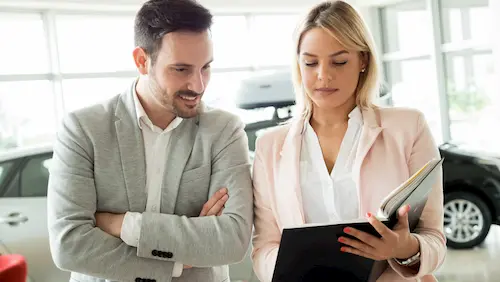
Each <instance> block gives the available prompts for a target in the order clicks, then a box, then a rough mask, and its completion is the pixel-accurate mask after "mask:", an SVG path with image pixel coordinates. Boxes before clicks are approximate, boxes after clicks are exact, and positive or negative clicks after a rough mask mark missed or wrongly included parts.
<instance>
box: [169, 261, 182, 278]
mask: <svg viewBox="0 0 500 282" xmlns="http://www.w3.org/2000/svg"><path fill="white" fill-rule="evenodd" d="M183 269H184V265H183V264H182V263H178V262H176V263H175V264H174V269H173V270H172V277H181V275H182V270H183Z"/></svg>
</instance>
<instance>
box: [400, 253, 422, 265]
mask: <svg viewBox="0 0 500 282" xmlns="http://www.w3.org/2000/svg"><path fill="white" fill-rule="evenodd" d="M394 260H395V261H396V262H397V263H398V264H399V265H402V266H412V265H415V264H417V263H418V262H419V261H420V252H418V253H416V254H415V255H413V256H412V257H410V258H408V259H405V260H400V259H394Z"/></svg>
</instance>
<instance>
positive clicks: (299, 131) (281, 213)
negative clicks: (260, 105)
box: [252, 108, 446, 282]
mask: <svg viewBox="0 0 500 282" xmlns="http://www.w3.org/2000/svg"><path fill="white" fill-rule="evenodd" d="M362 113H363V120H364V126H363V133H362V136H361V139H360V144H359V147H358V152H357V157H356V160H355V162H354V167H353V173H354V175H355V178H356V184H357V187H358V189H359V198H360V199H359V203H360V217H364V215H365V214H366V213H367V212H371V213H376V211H377V209H378V207H379V204H380V203H381V201H382V199H383V198H384V197H385V196H386V195H387V194H389V192H391V190H392V189H395V188H396V187H397V186H398V185H400V184H401V183H402V182H403V181H405V180H407V179H408V178H409V177H410V175H412V174H413V173H414V172H416V171H417V170H418V169H419V168H420V167H422V166H423V165H424V164H425V163H426V162H427V161H429V160H430V159H432V158H439V151H438V149H437V146H436V144H435V142H434V140H433V138H432V135H431V132H430V130H429V127H428V126H427V123H426V121H425V119H424V117H423V115H422V114H421V113H420V112H418V111H416V110H410V109H402V108H378V109H368V110H363V111H362ZM303 124H304V121H303V120H301V119H296V120H294V121H293V122H291V123H289V124H287V125H283V126H279V127H276V128H274V129H272V130H271V131H270V132H266V133H265V134H264V135H263V136H261V137H260V138H259V139H258V140H257V142H256V154H255V160H254V166H253V179H254V180H253V181H254V201H255V210H254V213H255V218H254V224H255V231H254V235H253V239H252V244H253V252H252V258H253V264H254V270H255V273H256V274H257V276H258V277H259V279H260V280H261V281H262V282H268V281H271V279H272V275H273V270H274V266H275V263H276V257H277V254H278V248H279V242H280V239H281V234H282V230H283V228H284V227H287V226H292V225H299V224H303V223H304V212H303V205H302V197H301V189H300V184H299V183H300V182H299V158H300V148H301V142H302V135H303V132H304V128H303ZM443 217H444V216H443V187H442V174H441V176H440V181H438V183H437V184H436V186H435V187H434V189H433V190H432V192H431V194H430V196H429V200H428V202H427V204H426V206H425V208H424V210H423V213H422V217H421V219H420V223H419V225H418V227H417V229H416V231H415V233H416V237H417V238H418V241H419V243H420V252H421V262H420V270H419V272H418V273H417V274H416V275H413V274H412V273H410V272H409V271H408V269H406V268H404V267H402V266H400V265H398V264H397V263H396V262H395V261H392V260H390V261H389V265H390V266H389V267H388V268H387V270H386V271H385V272H384V273H383V274H382V276H381V277H380V278H379V279H378V280H377V281H378V282H385V281H390V282H395V281H423V282H429V281H437V280H436V279H435V277H434V276H433V275H432V273H433V272H434V271H435V270H436V269H437V268H438V267H439V266H440V265H441V264H442V263H443V261H444V258H445V254H446V239H445V236H444V233H443ZM408 279H409V280H408Z"/></svg>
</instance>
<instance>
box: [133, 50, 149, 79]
mask: <svg viewBox="0 0 500 282" xmlns="http://www.w3.org/2000/svg"><path fill="white" fill-rule="evenodd" d="M132 54H133V56H134V63H135V66H136V67H137V70H138V71H139V73H140V74H141V75H146V74H148V55H147V54H146V52H145V51H144V49H142V48H141V47H136V48H135V49H134V52H133V53H132Z"/></svg>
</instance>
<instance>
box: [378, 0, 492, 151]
mask: <svg viewBox="0 0 500 282" xmlns="http://www.w3.org/2000/svg"><path fill="white" fill-rule="evenodd" d="M488 5H489V1H488V0H477V1H476V0H462V1H456V0H437V1H436V2H433V1H412V2H408V3H402V4H395V5H390V6H386V7H384V8H382V9H380V14H381V30H382V35H383V36H382V39H383V40H382V41H383V51H384V55H383V61H384V73H385V80H386V82H387V83H388V84H389V86H390V87H391V91H392V97H391V101H392V104H393V105H396V106H409V107H415V108H418V109H419V110H421V111H422V112H424V114H425V115H426V118H427V120H428V122H429V124H430V126H431V130H432V132H433V135H434V136H435V138H436V140H437V141H438V143H441V142H443V141H452V142H455V143H462V144H465V145H468V146H470V147H473V148H474V149H480V150H484V151H489V152H495V153H498V154H500V147H498V145H496V144H498V143H499V142H500V133H499V132H498V130H491V128H495V127H496V124H494V123H495V122H496V121H498V120H500V111H498V108H499V107H500V95H498V93H497V91H496V90H494V89H496V87H495V83H497V80H498V77H496V76H495V67H494V61H495V59H494V56H493V52H492V43H491V38H493V36H491V34H493V30H492V26H493V25H492V15H491V13H492V12H491V9H490V8H489V6H488ZM415 22H418V23H419V24H414V23H415ZM433 23H436V25H435V26H433V25H432V24H433ZM436 71H437V72H436ZM495 109H496V110H495Z"/></svg>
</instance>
